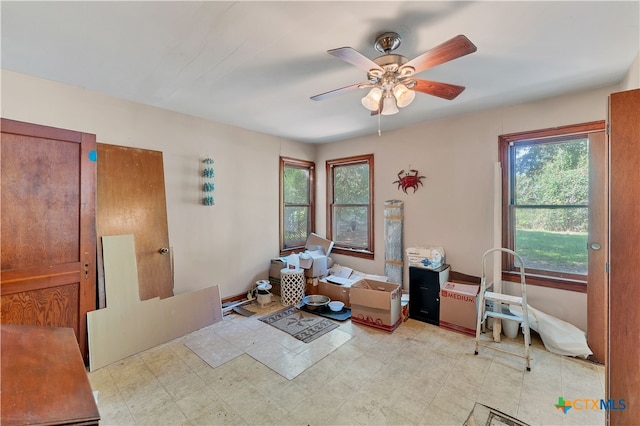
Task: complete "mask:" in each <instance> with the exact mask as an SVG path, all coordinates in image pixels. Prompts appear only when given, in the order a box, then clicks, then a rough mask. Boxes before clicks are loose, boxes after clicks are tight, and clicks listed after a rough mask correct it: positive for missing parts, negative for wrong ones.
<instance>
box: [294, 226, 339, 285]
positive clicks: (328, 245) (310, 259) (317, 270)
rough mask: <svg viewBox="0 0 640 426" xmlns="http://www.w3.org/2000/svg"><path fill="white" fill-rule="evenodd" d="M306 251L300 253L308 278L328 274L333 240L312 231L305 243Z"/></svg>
mask: <svg viewBox="0 0 640 426" xmlns="http://www.w3.org/2000/svg"><path fill="white" fill-rule="evenodd" d="M304 248H305V251H304V253H301V254H300V267H301V268H302V269H304V276H305V277H308V278H315V277H323V276H325V275H327V257H328V256H329V254H330V253H331V249H333V241H331V240H327V239H326V238H322V237H321V236H319V235H317V234H314V233H311V235H309V238H307V242H306V244H305V245H304Z"/></svg>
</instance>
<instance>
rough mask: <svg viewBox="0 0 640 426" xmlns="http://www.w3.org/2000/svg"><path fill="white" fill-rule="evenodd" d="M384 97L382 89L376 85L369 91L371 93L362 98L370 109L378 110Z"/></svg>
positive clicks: (365, 105)
mask: <svg viewBox="0 0 640 426" xmlns="http://www.w3.org/2000/svg"><path fill="white" fill-rule="evenodd" d="M381 98H382V90H381V89H380V88H379V87H374V88H373V89H371V90H370V91H369V94H368V95H367V96H365V97H364V98H362V101H361V102H362V105H363V106H364V107H365V108H366V109H368V110H369V111H377V110H378V108H379V107H380V99H381Z"/></svg>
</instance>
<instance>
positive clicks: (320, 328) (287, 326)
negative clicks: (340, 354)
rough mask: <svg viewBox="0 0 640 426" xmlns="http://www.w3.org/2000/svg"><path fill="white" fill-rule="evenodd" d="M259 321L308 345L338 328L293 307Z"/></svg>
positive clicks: (325, 320) (328, 321) (331, 322)
mask: <svg viewBox="0 0 640 426" xmlns="http://www.w3.org/2000/svg"><path fill="white" fill-rule="evenodd" d="M260 321H262V322H264V323H265V324H269V325H270V326H272V327H275V328H277V329H278V330H282V331H284V332H285V333H287V334H290V335H291V336H293V337H295V338H296V339H298V340H301V341H303V342H304V343H309V342H312V341H314V340H315V339H317V338H318V337H320V336H322V335H323V334H326V333H328V332H330V331H331V330H333V329H334V328H337V327H338V324H337V323H335V322H333V321H330V320H328V319H326V318H322V317H319V316H318V315H314V314H312V313H309V312H304V311H301V310H299V309H297V308H295V307H293V306H290V307H288V308H284V309H281V310H279V311H277V312H274V313H272V314H269V315H266V316H264V317H262V318H260Z"/></svg>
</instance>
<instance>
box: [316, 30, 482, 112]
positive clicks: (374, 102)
mask: <svg viewBox="0 0 640 426" xmlns="http://www.w3.org/2000/svg"><path fill="white" fill-rule="evenodd" d="M401 41H402V38H401V37H400V35H399V34H398V33H395V32H385V33H382V34H380V35H379V36H378V37H376V40H375V44H374V47H375V49H376V50H377V51H378V52H381V53H383V55H382V56H379V57H377V58H375V59H373V60H371V59H369V58H367V57H366V56H364V55H363V54H362V53H360V52H358V51H357V50H355V49H353V48H351V47H340V48H338V49H332V50H328V51H327V53H329V54H330V55H333V56H335V57H337V58H339V59H342V60H343V61H345V62H348V63H350V64H352V65H355V66H356V67H358V68H360V69H362V70H364V71H367V81H365V82H361V83H356V84H352V85H350V86H346V87H342V88H340V89H335V90H331V91H329V92H325V93H321V94H319V95H315V96H312V97H311V99H313V100H314V101H319V100H322V99H325V98H328V97H331V96H334V95H339V94H342V93H346V92H350V91H353V90H356V89H366V88H371V90H370V91H369V93H368V94H367V95H366V96H365V97H363V98H362V105H363V106H364V107H365V108H367V109H368V110H370V111H371V115H376V114H382V115H392V114H396V113H398V111H399V110H398V107H400V108H403V107H405V106H407V105H409V104H410V103H411V102H412V101H413V99H414V98H415V95H416V94H415V92H421V93H426V94H427V95H432V96H437V97H439V98H443V99H448V100H452V99H454V98H456V97H457V96H458V95H459V94H460V93H462V91H463V90H464V89H465V88H464V87H463V86H456V85H454V84H448V83H440V82H437V81H429V80H422V79H419V78H415V75H416V74H418V73H420V72H422V71H425V70H427V69H429V68H433V67H435V66H436V65H440V64H443V63H445V62H449V61H451V60H453V59H456V58H459V57H461V56H464V55H468V54H469V53H473V52H475V51H476V50H477V47H476V46H475V45H474V44H473V43H471V42H470V41H469V39H468V38H467V37H465V36H464V35H458V36H456V37H453V38H452V39H450V40H447V41H445V42H444V43H442V44H440V45H438V46H436V47H434V48H433V49H430V50H428V51H426V52H425V53H423V54H422V55H420V56H417V57H416V58H414V59H412V60H410V61H409V60H407V58H405V57H404V56H402V55H397V54H394V53H391V52H393V51H394V50H396V49H397V48H398V47H399V46H400V42H401Z"/></svg>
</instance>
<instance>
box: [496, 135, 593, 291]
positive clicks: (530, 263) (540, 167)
mask: <svg viewBox="0 0 640 426" xmlns="http://www.w3.org/2000/svg"><path fill="white" fill-rule="evenodd" d="M601 130H602V128H601V126H595V125H591V123H587V124H585V125H575V126H566V127H562V128H556V129H546V130H539V131H532V132H525V133H521V134H513V135H503V136H501V137H500V140H499V149H500V159H501V162H502V169H503V188H502V191H503V246H504V247H507V248H510V249H512V250H514V251H516V252H517V253H518V254H519V255H520V256H521V257H522V258H523V261H524V264H525V269H526V272H527V274H528V275H531V276H532V277H534V278H535V279H536V280H538V282H536V283H537V284H540V285H546V286H551V287H558V288H567V287H566V286H572V285H576V286H577V287H575V289H576V290H580V289H584V288H586V287H585V286H586V281H587V272H588V252H587V239H588V230H589V185H590V182H589V133H590V132H593V131H601ZM503 262H504V263H503V270H504V271H505V272H506V273H507V276H506V278H507V279H509V273H513V272H517V271H519V265H514V264H513V259H512V258H509V257H505V258H503ZM527 281H530V279H529V278H528V279H527ZM572 283H573V284H572ZM563 286H565V287H563ZM580 291H582V290H580Z"/></svg>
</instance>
